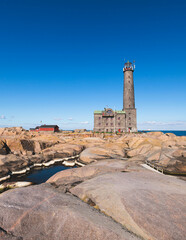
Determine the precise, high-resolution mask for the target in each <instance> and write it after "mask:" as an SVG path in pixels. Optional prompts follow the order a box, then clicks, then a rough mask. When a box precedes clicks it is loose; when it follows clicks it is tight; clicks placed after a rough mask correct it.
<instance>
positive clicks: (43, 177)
mask: <svg viewBox="0 0 186 240" xmlns="http://www.w3.org/2000/svg"><path fill="white" fill-rule="evenodd" d="M70 168H72V167H65V166H63V165H54V166H51V167H48V168H40V169H34V170H33V171H31V172H30V173H29V174H27V175H24V176H20V177H17V178H16V179H15V180H16V181H28V182H33V183H35V184H39V183H43V182H46V181H47V180H48V179H49V178H50V177H51V176H52V175H54V174H55V173H57V172H60V171H63V170H66V169H70ZM73 168H76V167H73ZM11 180H12V179H11Z"/></svg>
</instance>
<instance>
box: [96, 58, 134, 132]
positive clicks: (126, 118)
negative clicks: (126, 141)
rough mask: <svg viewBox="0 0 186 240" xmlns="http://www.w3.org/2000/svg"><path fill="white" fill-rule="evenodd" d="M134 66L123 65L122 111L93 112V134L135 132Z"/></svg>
mask: <svg viewBox="0 0 186 240" xmlns="http://www.w3.org/2000/svg"><path fill="white" fill-rule="evenodd" d="M134 69H135V65H134V64H132V63H131V62H129V61H128V62H127V63H125V64H124V68H123V72H124V90H123V109H122V110H120V111H117V110H113V109H111V108H105V109H104V110H103V111H94V132H116V131H119V132H137V124H136V108H135V98H134V81H133V72H134Z"/></svg>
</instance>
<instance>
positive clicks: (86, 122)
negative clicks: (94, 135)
mask: <svg viewBox="0 0 186 240" xmlns="http://www.w3.org/2000/svg"><path fill="white" fill-rule="evenodd" d="M80 124H89V122H88V121H85V122H80Z"/></svg>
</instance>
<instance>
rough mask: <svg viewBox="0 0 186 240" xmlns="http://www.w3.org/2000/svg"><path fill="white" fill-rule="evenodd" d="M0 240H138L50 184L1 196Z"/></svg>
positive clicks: (105, 217)
mask: <svg viewBox="0 0 186 240" xmlns="http://www.w3.org/2000/svg"><path fill="white" fill-rule="evenodd" d="M0 239H2V240H5V239H6V240H14V239H16V240H18V239H19V240H84V239H85V240H86V239H87V240H137V239H138V238H137V237H136V236H134V235H132V234H130V233H129V232H127V231H126V230H125V229H123V228H122V227H121V225H119V224H117V223H115V222H114V221H113V220H112V219H110V218H109V217H107V216H104V215H103V214H101V213H100V212H98V211H97V210H95V209H94V208H92V207H90V206H89V205H87V204H85V203H83V202H82V201H80V200H79V199H78V198H76V197H74V196H72V195H70V194H64V193H61V192H59V190H58V189H55V188H54V187H52V186H51V185H50V184H42V185H37V186H32V187H27V188H22V189H14V190H10V191H8V192H5V193H3V194H1V195H0Z"/></svg>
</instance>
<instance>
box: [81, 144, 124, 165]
mask: <svg viewBox="0 0 186 240" xmlns="http://www.w3.org/2000/svg"><path fill="white" fill-rule="evenodd" d="M124 156H125V153H124V151H122V150H120V151H119V150H118V149H117V147H116V148H115V149H114V148H111V147H109V148H108V147H105V146H104V147H90V148H86V149H85V150H84V151H83V152H82V153H81V154H80V161H82V162H83V163H91V162H95V161H98V160H103V159H108V158H123V157H124Z"/></svg>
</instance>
